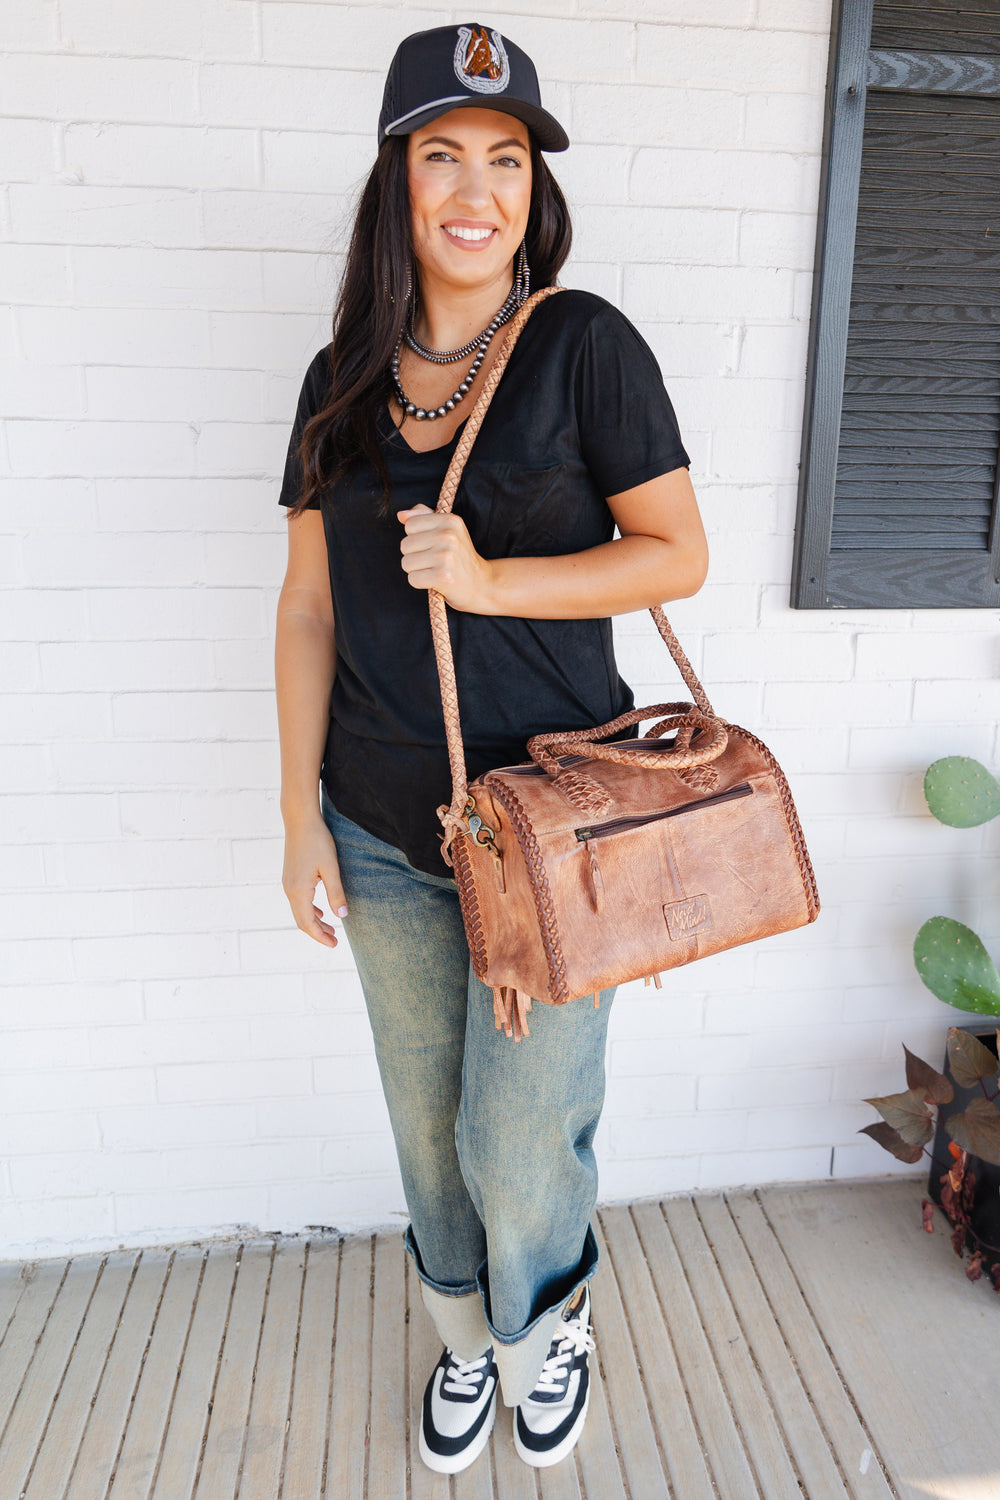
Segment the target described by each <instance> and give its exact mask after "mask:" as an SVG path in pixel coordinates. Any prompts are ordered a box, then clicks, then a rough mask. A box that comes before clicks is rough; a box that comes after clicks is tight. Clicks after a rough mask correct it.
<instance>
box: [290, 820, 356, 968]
mask: <svg viewBox="0 0 1000 1500" xmlns="http://www.w3.org/2000/svg"><path fill="white" fill-rule="evenodd" d="M320 881H322V882H323V886H324V889H325V890H326V899H327V902H328V903H329V906H330V910H331V911H333V912H334V913H335V914H336V915H337V916H338V917H346V916H347V903H346V902H345V900H344V888H343V886H342V885H341V883H340V865H339V863H338V861H337V846H336V844H335V843H334V842H333V836H332V834H331V833H330V830H329V828H327V826H326V824H325V823H324V821H323V819H322V818H321V817H316V818H315V819H310V821H309V822H308V823H302V824H298V823H296V824H293V825H292V826H288V825H287V824H286V826H285V863H284V867H283V869H282V871H281V888H282V890H283V891H284V893H285V895H286V896H287V897H288V904H289V906H290V907H291V908H292V916H293V917H294V918H295V925H296V927H300V928H301V929H302V931H303V932H305V933H307V934H308V935H309V937H311V938H315V940H316V942H317V943H322V944H323V946H324V947H326V948H336V946H337V936H336V933H335V932H334V930H333V928H332V927H331V926H330V924H329V923H328V922H324V921H323V920H322V911H323V908H322V907H320V906H316V905H315V903H314V901H313V897H314V896H315V895H316V886H317V885H318V883H319V882H320Z"/></svg>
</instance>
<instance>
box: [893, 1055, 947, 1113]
mask: <svg viewBox="0 0 1000 1500" xmlns="http://www.w3.org/2000/svg"><path fill="white" fill-rule="evenodd" d="M903 1051H904V1052H905V1053H906V1082H907V1084H908V1086H909V1087H910V1089H911V1090H913V1091H914V1092H916V1093H922V1094H923V1095H924V1097H925V1098H926V1099H931V1100H933V1102H934V1103H935V1104H950V1103H951V1101H952V1100H953V1099H954V1097H955V1090H954V1089H953V1088H952V1086H951V1084H950V1083H949V1081H948V1079H947V1078H946V1077H945V1076H944V1074H943V1073H939V1072H938V1071H937V1069H936V1068H932V1067H931V1065H930V1063H925V1062H924V1060H923V1058H922V1057H917V1055H916V1053H915V1052H911V1051H910V1049H909V1047H907V1046H906V1044H905V1043H904V1045H903Z"/></svg>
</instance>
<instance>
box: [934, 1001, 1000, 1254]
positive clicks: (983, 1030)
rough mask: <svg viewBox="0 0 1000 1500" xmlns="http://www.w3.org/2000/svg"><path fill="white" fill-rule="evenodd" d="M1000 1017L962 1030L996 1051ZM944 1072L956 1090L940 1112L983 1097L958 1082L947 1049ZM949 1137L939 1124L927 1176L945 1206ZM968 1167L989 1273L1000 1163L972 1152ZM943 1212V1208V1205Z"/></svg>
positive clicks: (996, 1240)
mask: <svg viewBox="0 0 1000 1500" xmlns="http://www.w3.org/2000/svg"><path fill="white" fill-rule="evenodd" d="M998 1025H1000V1019H998V1020H994V1021H970V1022H969V1023H968V1024H967V1025H965V1026H960V1027H959V1028H958V1029H959V1031H967V1032H969V1033H970V1034H971V1035H972V1036H975V1037H978V1038H979V1040H980V1041H981V1042H982V1043H983V1045H984V1046H985V1047H988V1048H989V1049H990V1051H991V1052H993V1053H994V1054H995V1053H996V1050H997V1027H998ZM941 1071H942V1073H944V1075H945V1077H946V1078H947V1079H948V1081H949V1082H950V1084H951V1086H952V1088H953V1089H954V1090H955V1098H954V1102H953V1103H951V1104H945V1105H943V1106H942V1108H941V1110H940V1115H939V1117H940V1116H945V1117H947V1116H948V1115H952V1114H959V1113H960V1112H961V1111H962V1110H963V1109H964V1108H965V1106H966V1105H967V1104H968V1103H969V1102H970V1101H971V1100H972V1099H975V1098H977V1097H980V1096H981V1094H982V1090H981V1089H980V1088H978V1087H977V1088H971V1089H966V1088H962V1087H961V1085H959V1084H957V1083H956V1082H955V1079H954V1077H953V1075H952V1071H951V1067H950V1065H949V1063H948V1057H947V1053H946V1054H945V1060H944V1064H943V1066H942V1068H941ZM949 1144H950V1142H949V1138H948V1136H947V1135H945V1133H944V1130H943V1128H942V1126H941V1124H939V1125H938V1128H937V1131H936V1132H935V1135H934V1147H933V1151H934V1161H932V1163H931V1169H930V1173H929V1176H928V1179H927V1192H928V1195H929V1196H930V1197H931V1198H932V1199H933V1200H934V1202H935V1203H936V1204H937V1205H938V1207H939V1208H940V1207H941V1176H942V1172H943V1171H944V1170H945V1169H944V1168H943V1167H942V1166H941V1165H939V1163H943V1162H948V1163H950V1161H951V1155H950V1152H949V1149H948V1148H949ZM966 1171H967V1172H972V1173H973V1174H974V1177H975V1192H974V1194H973V1200H972V1214H971V1219H972V1231H974V1232H975V1235H978V1236H979V1239H980V1240H982V1241H985V1242H986V1243H985V1244H984V1245H983V1270H984V1272H985V1273H989V1271H990V1269H991V1267H992V1266H993V1264H994V1263H997V1262H1000V1248H994V1249H990V1248H989V1246H991V1245H992V1246H995V1247H1000V1167H995V1166H993V1165H992V1163H991V1162H987V1161H983V1160H982V1158H981V1157H978V1156H972V1155H969V1156H968V1157H967V1159H966ZM942 1212H943V1209H942ZM972 1231H970V1232H969V1234H968V1235H967V1236H966V1242H965V1244H966V1249H967V1250H969V1251H972V1250H975V1249H976V1239H975V1237H974V1234H973V1232H972Z"/></svg>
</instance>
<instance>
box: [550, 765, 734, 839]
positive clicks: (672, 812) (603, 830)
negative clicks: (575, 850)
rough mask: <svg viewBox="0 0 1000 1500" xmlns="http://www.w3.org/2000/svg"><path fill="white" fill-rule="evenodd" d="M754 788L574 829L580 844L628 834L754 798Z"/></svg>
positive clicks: (720, 793) (719, 793)
mask: <svg viewBox="0 0 1000 1500" xmlns="http://www.w3.org/2000/svg"><path fill="white" fill-rule="evenodd" d="M752 796H753V787H752V786H751V785H750V783H749V782H748V781H743V782H741V783H740V785H739V786H731V787H730V788H729V789H728V791H725V792H716V793H715V795H714V796H712V797H702V798H700V799H699V800H698V801H697V802H684V803H682V804H681V806H680V807H668V808H666V809H665V810H664V811H663V812H654V813H640V814H638V815H637V816H635V817H632V818H611V819H609V821H608V822H606V823H591V824H589V825H588V826H587V827H586V828H574V830H573V832H574V834H575V835H576V839H577V842H578V843H581V844H585V843H586V842H587V840H588V839H599V838H603V837H604V836H605V835H606V834H612V833H626V832H627V831H628V830H629V829H630V828H641V827H643V825H644V824H646V823H657V822H659V821H661V819H663V818H676V817H679V816H680V814H681V813H689V812H697V811H698V810H699V809H700V808H702V807H717V806H718V805H719V803H720V802H734V801H736V799H737V798H738V797H752Z"/></svg>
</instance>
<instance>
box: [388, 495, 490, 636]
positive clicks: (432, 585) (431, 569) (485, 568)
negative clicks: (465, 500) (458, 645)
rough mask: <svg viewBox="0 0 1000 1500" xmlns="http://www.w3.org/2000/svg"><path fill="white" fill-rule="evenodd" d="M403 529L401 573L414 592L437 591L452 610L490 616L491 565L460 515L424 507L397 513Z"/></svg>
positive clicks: (414, 507)
mask: <svg viewBox="0 0 1000 1500" xmlns="http://www.w3.org/2000/svg"><path fill="white" fill-rule="evenodd" d="M396 516H397V519H398V520H400V521H402V523H403V525H404V526H405V527H406V535H405V537H404V538H403V540H402V542H401V543H400V551H401V552H402V554H403V572H404V573H405V574H406V575H407V577H408V578H409V580H410V583H411V584H412V586H413V587H414V588H415V589H437V591H438V593H440V594H443V595H444V597H445V599H446V600H447V601H448V603H449V604H450V605H451V607H452V609H457V610H461V611H464V612H465V613H466V614H490V613H492V610H491V609H490V607H489V595H490V585H491V579H492V567H493V565H492V563H489V562H487V561H486V559H485V558H484V557H480V555H479V553H478V552H477V551H476V549H475V547H474V546H473V545H472V539H471V537H470V536H469V533H468V531H467V529H466V525H465V522H464V521H463V520H462V519H461V517H460V516H444V515H439V514H438V512H437V511H435V510H429V509H428V507H427V506H426V505H415V506H413V508H412V509H411V510H399V511H397V512H396Z"/></svg>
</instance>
